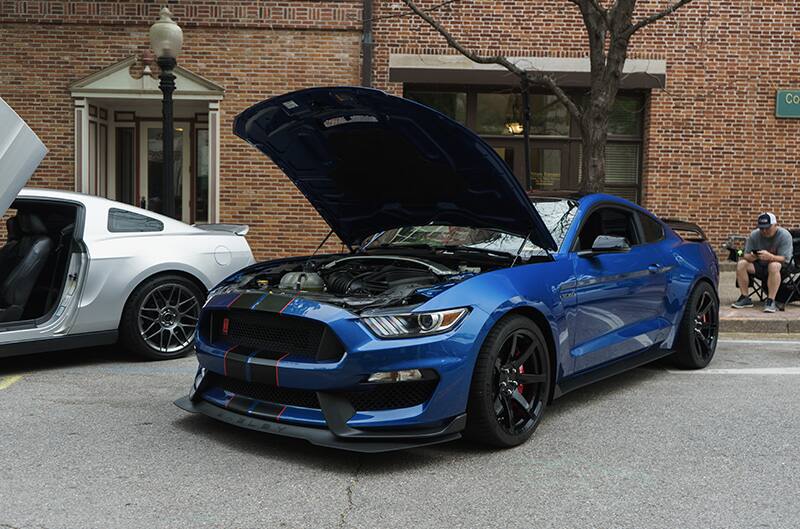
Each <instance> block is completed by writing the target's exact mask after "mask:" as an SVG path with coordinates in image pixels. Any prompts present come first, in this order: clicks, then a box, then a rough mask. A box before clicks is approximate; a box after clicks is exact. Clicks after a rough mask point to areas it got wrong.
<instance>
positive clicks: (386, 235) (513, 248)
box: [366, 225, 544, 258]
mask: <svg viewBox="0 0 800 529" xmlns="http://www.w3.org/2000/svg"><path fill="white" fill-rule="evenodd" d="M522 243H523V237H519V236H517V235H512V234H510V233H504V232H502V231H497V230H487V229H477V228H468V227H465V226H442V225H428V226H406V227H404V228H394V229H391V230H387V231H385V232H383V233H380V234H378V235H377V236H376V237H375V238H374V239H373V240H372V241H371V242H370V243H369V244H367V246H366V247H367V248H380V247H387V246H393V247H398V246H406V247H408V246H425V247H431V248H472V249H475V250H484V251H487V252H496V253H502V254H508V255H510V256H514V255H517V252H518V251H519V249H520V246H522ZM526 254H528V255H533V254H537V255H538V254H542V255H544V251H543V250H541V249H540V248H539V247H538V246H536V245H535V244H533V243H532V242H530V241H525V246H524V247H523V248H522V253H521V257H522V258H526Z"/></svg>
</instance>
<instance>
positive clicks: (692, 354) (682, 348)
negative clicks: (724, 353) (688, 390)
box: [675, 282, 719, 369]
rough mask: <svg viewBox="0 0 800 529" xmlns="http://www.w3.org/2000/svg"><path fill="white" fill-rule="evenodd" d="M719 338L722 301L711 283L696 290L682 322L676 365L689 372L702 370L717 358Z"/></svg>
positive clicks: (697, 287)
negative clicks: (720, 303)
mask: <svg viewBox="0 0 800 529" xmlns="http://www.w3.org/2000/svg"><path fill="white" fill-rule="evenodd" d="M718 338H719V301H718V299H717V294H716V292H714V289H713V288H711V286H710V285H709V284H708V283H705V282H704V283H700V284H698V285H697V286H696V287H695V289H694V290H693V291H692V294H691V296H689V300H688V302H687V304H686V309H685V312H684V315H683V319H682V320H681V326H680V329H679V335H678V340H677V347H676V352H675V362H676V363H677V364H678V366H680V367H683V368H685V369H702V368H704V367H706V366H707V365H708V364H709V362H711V359H712V358H713V357H714V352H715V351H716V348H717V340H718Z"/></svg>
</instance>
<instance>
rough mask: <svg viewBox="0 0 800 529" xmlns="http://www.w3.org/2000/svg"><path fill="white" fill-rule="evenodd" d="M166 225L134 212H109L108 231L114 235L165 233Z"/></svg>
mask: <svg viewBox="0 0 800 529" xmlns="http://www.w3.org/2000/svg"><path fill="white" fill-rule="evenodd" d="M163 230H164V223H163V222H161V221H160V220H156V219H152V218H150V217H147V216H145V215H139V214H138V213H134V212H133V211H125V210H124V209H117V208H111V209H109V210H108V231H110V232H112V233H135V232H148V231H163Z"/></svg>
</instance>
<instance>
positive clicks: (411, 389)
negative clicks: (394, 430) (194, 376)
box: [206, 372, 438, 411]
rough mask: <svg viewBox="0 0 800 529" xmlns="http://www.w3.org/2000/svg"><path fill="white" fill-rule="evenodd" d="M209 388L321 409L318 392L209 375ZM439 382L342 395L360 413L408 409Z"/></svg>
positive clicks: (425, 397)
mask: <svg viewBox="0 0 800 529" xmlns="http://www.w3.org/2000/svg"><path fill="white" fill-rule="evenodd" d="M206 376H207V377H208V384H209V386H211V387H217V388H220V389H224V390H225V391H228V392H230V393H233V394H235V395H239V396H241V397H246V398H250V399H255V400H260V401H263V402H273V403H275V404H280V405H282V406H300V407H303V408H316V409H319V407H320V405H319V400H318V399H317V393H316V391H310V390H305V389H294V388H281V387H276V386H273V385H271V384H263V383H259V382H246V381H244V380H238V379H235V378H229V377H223V376H221V375H218V374H216V373H212V372H209V373H208V375H206ZM437 382H438V380H437V379H429V380H418V381H408V382H395V383H385V384H368V385H367V384H365V385H364V386H365V389H364V390H357V391H346V392H342V393H340V394H341V395H342V396H344V397H345V398H346V399H347V400H349V401H350V403H351V404H352V405H353V408H355V410H356V411H379V410H391V409H396V408H408V407H410V406H417V405H419V404H423V403H425V402H427V401H428V400H429V399H430V398H431V396H432V395H433V391H434V390H435V389H436V384H437Z"/></svg>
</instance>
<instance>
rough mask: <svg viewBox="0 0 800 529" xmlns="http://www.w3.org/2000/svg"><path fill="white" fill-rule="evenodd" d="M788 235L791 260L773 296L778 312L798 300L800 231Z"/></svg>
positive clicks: (799, 285)
mask: <svg viewBox="0 0 800 529" xmlns="http://www.w3.org/2000/svg"><path fill="white" fill-rule="evenodd" d="M789 233H791V234H792V259H791V260H790V261H789V264H788V267H787V268H788V269H787V272H788V273H787V275H786V277H784V278H783V281H781V286H780V287H778V294H777V295H776V296H775V301H776V302H777V303H778V308H780V310H785V309H786V305H787V304H789V303H791V302H792V301H798V300H800V230H789Z"/></svg>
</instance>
